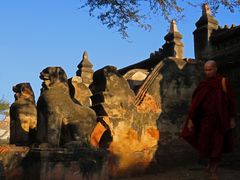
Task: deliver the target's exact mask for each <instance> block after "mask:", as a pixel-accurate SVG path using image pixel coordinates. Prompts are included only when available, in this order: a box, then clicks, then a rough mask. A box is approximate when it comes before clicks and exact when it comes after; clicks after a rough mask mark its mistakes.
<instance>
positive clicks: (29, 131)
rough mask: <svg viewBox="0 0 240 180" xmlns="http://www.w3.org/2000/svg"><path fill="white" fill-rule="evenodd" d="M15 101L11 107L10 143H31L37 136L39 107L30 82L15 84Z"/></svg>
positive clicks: (20, 144) (24, 144) (23, 144)
mask: <svg viewBox="0 0 240 180" xmlns="http://www.w3.org/2000/svg"><path fill="white" fill-rule="evenodd" d="M13 91H14V92H15V95H14V96H15V102H14V103H13V104H12V105H11V107H10V144H16V145H19V146H27V145H30V144H31V143H32V142H33V140H34V137H35V133H36V125H37V109H36V106H35V100H34V93H33V90H32V88H31V85H30V83H20V84H17V85H16V86H13Z"/></svg>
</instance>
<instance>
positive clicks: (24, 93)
mask: <svg viewBox="0 0 240 180" xmlns="http://www.w3.org/2000/svg"><path fill="white" fill-rule="evenodd" d="M12 90H13V92H15V95H14V97H15V100H18V99H19V98H25V99H31V100H33V101H34V92H33V90H32V87H31V85H30V83H28V82H25V83H19V84H17V85H15V86H13V87H12Z"/></svg>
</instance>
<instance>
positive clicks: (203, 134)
mask: <svg viewBox="0 0 240 180" xmlns="http://www.w3.org/2000/svg"><path fill="white" fill-rule="evenodd" d="M204 74H205V76H206V78H205V80H203V81H202V82H200V84H199V85H198V86H197V88H196V89H195V91H194V92H193V96H192V102H191V106H190V109H189V114H188V118H187V121H186V123H185V126H184V128H183V131H182V134H181V135H182V137H183V138H184V139H185V140H186V141H187V142H189V143H190V144H191V145H192V146H193V147H195V148H196V149H197V150H198V151H199V153H200V157H204V158H208V159H209V163H208V166H207V168H206V170H207V172H209V173H210V175H211V179H218V177H217V167H218V162H219V160H220V157H221V154H222V153H229V152H232V151H233V144H234V143H233V137H232V131H231V129H233V128H235V126H236V123H235V99H234V96H233V92H232V90H231V87H230V84H229V81H228V79H226V78H225V77H223V76H221V75H219V74H217V65H216V62H215V61H213V60H209V61H207V62H206V63H205V64H204Z"/></svg>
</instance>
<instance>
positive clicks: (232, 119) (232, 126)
mask: <svg viewBox="0 0 240 180" xmlns="http://www.w3.org/2000/svg"><path fill="white" fill-rule="evenodd" d="M235 127H236V121H235V118H231V120H230V128H232V129H233V128H235Z"/></svg>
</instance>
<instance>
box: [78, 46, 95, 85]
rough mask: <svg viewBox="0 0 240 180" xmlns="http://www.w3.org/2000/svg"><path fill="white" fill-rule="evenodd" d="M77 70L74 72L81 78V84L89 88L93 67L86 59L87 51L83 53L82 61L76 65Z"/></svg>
mask: <svg viewBox="0 0 240 180" xmlns="http://www.w3.org/2000/svg"><path fill="white" fill-rule="evenodd" d="M77 67H78V70H77V72H76V75H77V76H80V77H81V78H82V81H83V83H84V84H85V85H86V86H89V85H90V84H91V83H92V81H93V80H92V78H93V69H92V67H93V65H92V63H91V62H90V61H89V59H88V53H87V51H84V53H83V57H82V61H81V62H80V63H79V64H78V66H77Z"/></svg>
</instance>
